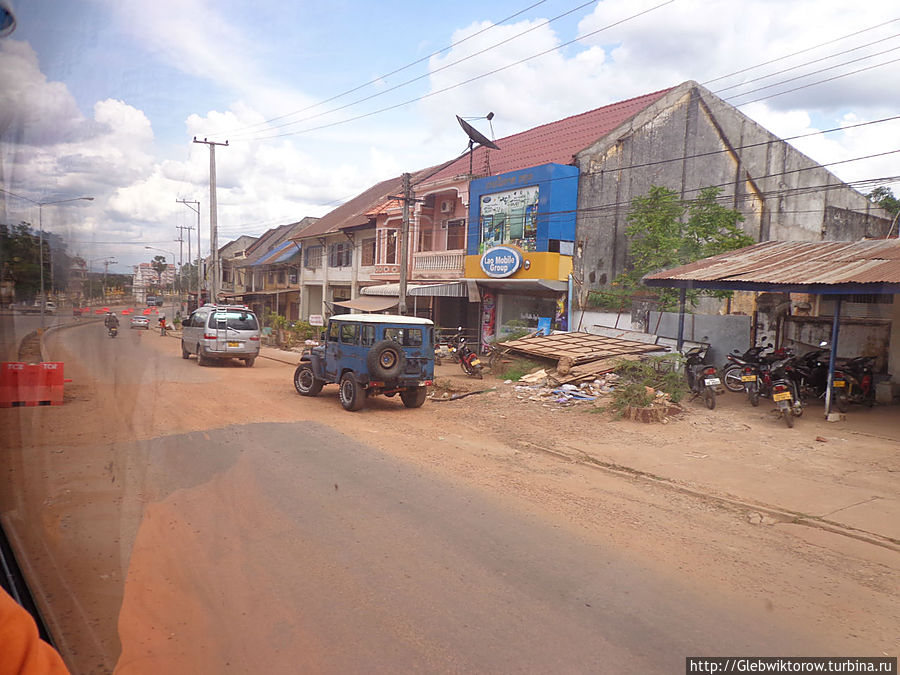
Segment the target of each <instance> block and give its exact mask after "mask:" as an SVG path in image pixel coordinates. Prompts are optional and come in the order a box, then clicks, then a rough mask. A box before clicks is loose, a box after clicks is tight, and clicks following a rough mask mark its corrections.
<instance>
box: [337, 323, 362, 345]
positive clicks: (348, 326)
mask: <svg viewBox="0 0 900 675" xmlns="http://www.w3.org/2000/svg"><path fill="white" fill-rule="evenodd" d="M358 330H359V324H356V323H342V324H341V342H343V343H344V344H345V345H355V344H356V334H357V332H358Z"/></svg>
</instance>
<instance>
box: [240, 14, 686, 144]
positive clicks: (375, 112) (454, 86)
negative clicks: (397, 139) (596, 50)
mask: <svg viewBox="0 0 900 675" xmlns="http://www.w3.org/2000/svg"><path fill="white" fill-rule="evenodd" d="M673 2H675V0H665V2H662V3H660V4H658V5H654V6H653V7H650V8H649V9H645V10H644V11H642V12H638V13H637V14H632V15H631V16H628V17H626V18H624V19H621V20H619V21H616V22H615V23H611V24H607V25H606V26H603V27H602V28H598V29H597V30H593V31H591V32H589V33H585V34H584V35H579V36H578V37H576V38H574V39H572V40H569V41H568V42H563V43H562V44H559V45H557V46H555V47H551V48H549V49H545V50H544V51H542V52H538V53H536V54H532V55H531V56H527V57H525V58H523V59H519V60H518V61H515V62H514V63H510V64H507V65H505V66H501V67H499V68H496V69H494V70H492V71H490V72H487V73H482V74H481V75H476V76H475V77H471V78H469V79H468V80H463V81H462V82H457V83H456V84H452V85H449V86H447V87H444V88H443V89H438V90H435V91H432V92H429V93H427V94H423V95H422V96H417V97H415V98H412V99H409V100H407V101H403V102H402V103H396V104H394V105H390V106H387V107H384V108H379V109H378V110H373V111H371V112H368V113H364V114H361V115H357V116H355V117H349V118H347V119H344V120H338V121H336V122H330V123H328V124H322V125H319V126H316V127H310V128H308V129H300V130H298V131H288V132H285V133H281V134H272V135H267V136H256V137H253V138H249V139H245V141H254V140H255V141H261V140H269V139H272V138H283V137H285V136H296V135H298V134H306V133H309V132H312V131H320V130H322V129H328V128H331V127H335V126H339V125H342V124H347V123H348V122H355V121H357V120H361V119H365V118H367V117H372V116H373V115H378V114H381V113H383V112H387V111H389V110H395V109H397V108H402V107H403V106H406V105H409V104H410V103H416V102H417V101H422V100H424V99H426V98H431V97H432V96H437V95H438V94H443V93H446V92H448V91H451V90H453V89H458V88H459V87H462V86H463V85H466V84H470V83H472V82H475V81H477V80H481V79H484V78H485V77H489V76H491V75H496V74H497V73H500V72H502V71H504V70H509V69H510V68H514V67H515V66H519V65H521V64H523V63H527V62H528V61H531V60H533V59H536V58H539V57H541V56H545V55H547V54H549V53H551V52H555V51H557V50H559V49H561V48H563V47H568V46H569V45H572V44H574V43H576V42H580V41H581V40H584V39H585V38H588V37H591V36H593V35H596V34H598V33H601V32H603V31H605V30H609V29H610V28H614V27H616V26H619V25H621V24H623V23H626V22H628V21H631V20H632V19H637V18H639V17H641V16H643V15H645V14H649V13H650V12H653V11H655V10H657V9H660V8H662V7H665V6H666V5H670V4H672V3H673Z"/></svg>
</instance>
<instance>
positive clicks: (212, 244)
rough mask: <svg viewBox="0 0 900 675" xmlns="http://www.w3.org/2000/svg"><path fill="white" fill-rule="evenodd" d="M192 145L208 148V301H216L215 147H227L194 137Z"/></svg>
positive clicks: (217, 289)
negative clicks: (209, 270) (209, 263)
mask: <svg viewBox="0 0 900 675" xmlns="http://www.w3.org/2000/svg"><path fill="white" fill-rule="evenodd" d="M194 143H201V144H203V145H208V146H209V253H210V257H211V258H212V287H211V295H210V299H211V300H212V301H213V302H216V301H217V296H218V293H219V276H218V275H219V238H218V233H217V232H216V228H217V225H218V223H217V216H216V209H217V205H216V146H217V145H222V146H225V147H228V141H225V142H224V143H216V142H214V141H208V140H206V139H205V138H204V139H203V140H202V141H198V140H197V137H196V136H194Z"/></svg>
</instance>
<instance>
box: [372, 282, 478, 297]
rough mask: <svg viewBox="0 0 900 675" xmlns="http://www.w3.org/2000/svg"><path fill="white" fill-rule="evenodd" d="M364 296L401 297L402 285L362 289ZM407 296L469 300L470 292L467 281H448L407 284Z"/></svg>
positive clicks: (385, 285)
mask: <svg viewBox="0 0 900 675" xmlns="http://www.w3.org/2000/svg"><path fill="white" fill-rule="evenodd" d="M360 292H361V293H362V294H363V295H380V296H393V297H395V298H396V297H399V296H400V284H382V285H380V286H366V287H365V288H362V289H360ZM406 294H407V295H409V296H418V297H422V296H427V297H432V298H436V297H440V298H468V297H469V290H468V287H467V285H466V282H465V281H447V282H441V283H436V284H407V285H406Z"/></svg>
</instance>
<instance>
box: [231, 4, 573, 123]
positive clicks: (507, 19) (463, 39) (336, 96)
mask: <svg viewBox="0 0 900 675" xmlns="http://www.w3.org/2000/svg"><path fill="white" fill-rule="evenodd" d="M545 2H547V0H538V2H535V3H533V4H531V5H529V6H528V7H525V8H524V9H521V10H519V11H518V12H515V13H513V14H510V15H509V16H507V17H506V18H504V19H500V21H497V22H496V23H492V24H491V25H490V26H487V27H486V28H482V29H481V30H479V31H476V32H474V33H472V34H471V35H467V36H466V37H464V38H462V39H461V40H457V41H456V42H452V43H450V44H449V45H447V46H446V47H442V48H441V49H438V50H437V51H433V52H431V53H430V54H428V55H427V56H423V57H422V58H420V59H416V60H415V61H411V62H410V63H407V64H406V65H405V66H401V67H399V68H396V69H394V70H392V71H390V72H389V73H385V74H384V75H379V76H378V77H376V78H374V79H372V80H369V81H368V82H365V83H364V84H360V85H357V86H355V87H353V88H352V89H348V90H346V91H343V92H341V93H340V94H335V95H334V96H331V97H329V98H326V99H324V100H322V101H319V102H318V103H313V104H311V105H308V106H306V107H305V108H301V109H299V110H295V111H293V112H289V113H285V114H283V115H279V116H277V117H272V118H270V119H267V120H265V121H263V122H258V123H256V124H251V125H248V126H246V127H238V128H237V129H235V130H233V131H226V132H223V133H222V134H221V135H226V134H239V133H240V132H241V131H243V130H245V129H252V128H254V127H258V126H263V125H266V124H269V123H271V122H277V121H278V120H282V119H285V118H287V117H292V116H293V115H299V114H301V113H304V112H306V111H307V110H312V109H313V108H317V107H318V106H320V105H325V104H326V103H330V102H331V101H335V100H337V99H339V98H343V97H344V96H347V95H349V94H352V93H353V92H355V91H359V90H360V89H364V88H365V87H368V86H371V85H373V84H377V83H378V82H381V81H383V80H386V79H387V78H389V77H391V76H392V75H396V74H397V73H402V72H403V71H404V70H408V69H409V68H412V67H413V66H417V65H419V64H420V63H423V62H425V61H427V60H428V59H430V58H432V57H433V56H437V55H438V54H443V53H444V52H446V51H448V50H450V49H453V48H454V47H456V46H458V45H461V44H462V43H463V42H467V41H468V40H471V39H473V38H475V37H478V36H479V35H481V34H483V33H486V32H488V31H489V30H492V29H493V28H496V27H497V26H502V25H503V24H504V23H506V22H507V21H509V20H511V19H514V18H516V17H517V16H521V15H522V14H524V13H525V12H527V11H529V10H532V9H534V8H535V7H537V6H538V5H543V4H544V3H545ZM588 4H590V3H588ZM573 11H574V10H573Z"/></svg>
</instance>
